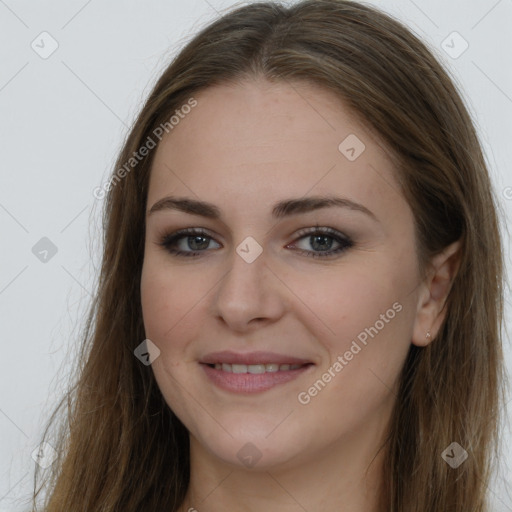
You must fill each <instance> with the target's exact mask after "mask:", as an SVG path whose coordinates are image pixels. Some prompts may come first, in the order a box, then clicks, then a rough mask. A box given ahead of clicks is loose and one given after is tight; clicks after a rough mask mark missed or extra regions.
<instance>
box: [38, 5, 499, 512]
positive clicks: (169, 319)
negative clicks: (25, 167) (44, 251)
mask: <svg viewBox="0 0 512 512" xmlns="http://www.w3.org/2000/svg"><path fill="white" fill-rule="evenodd" d="M106 192H107V195H106V202H105V217H104V225H105V237H104V258H103V264H102V270H101V276H100V283H99V289H98V293H97V299H96V301H95V304H94V307H93V309H92V310H91V314H90V317H89V319H88V324H87V330H86V334H85V336H84V345H83V352H82V360H83V368H82V369H81V371H80V374H79V377H78V379H77V382H76V386H75V387H74V388H73V389H72V391H71V392H70V394H69V425H67V424H65V423H64V424H63V429H62V430H61V432H60V443H61V450H60V458H59V459H58V460H57V461H56V462H55V463H54V465H53V467H52V471H53V473H52V475H51V476H52V479H51V480H50V482H49V489H50V490H49V492H48V500H47V503H46V505H45V508H44V509H45V510H46V511H49V512H50V511H51V512H53V511H61V510H70V511H71V510H95V511H96V510H97V511H100V510H101V511H132V510H133V511H145V510H147V511H157V510H158V511H179V512H183V511H187V510H188V511H192V510H198V511H200V512H201V511H217V510H226V509H227V510H251V511H259V510H261V511H263V510H265V511H274V510H275V511H277V510H279V511H288V510H289V511H292V510H293V511H295V510H310V511H312V510H326V511H330V510H333V511H334V510H336V511H338V510H350V511H351V512H359V511H394V512H405V511H411V510H414V511H420V512H423V511H425V512H426V511H436V512H439V511H448V510H449V511H450V512H458V511H461V512H462V511H464V512H467V511H479V512H483V511H486V510H489V509H488V508H487V505H486V489H487V484H488V483H489V477H490V471H491V467H492V462H493V457H492V456H493V449H494V448H495V446H496V441H497V427H498V420H499V416H498V413H499V411H500V409H499V407H500V402H501V400H503V395H502V392H503V389H502V387H503V383H504V381H503V363H502V353H501V340H500V326H501V319H502V255H501V245H500V244H501V242H500V236H499V228H498V221H497V216H496V211H495V200H494V196H493V192H492V190H491V186H490V181H489V176H488V171H487V169H486V164H485V161H484V158H483V156H482V151H481V148H480V144H479V141H478V139H477V136H476V134H475V130H474V127H473V124H472V121H471V118H470V116H469V115H468V112H467V110H466V108H465V106H464V104H463V102H462V100H461V98H460V96H459V94H458V92H457V90H456V88H455V87H454V85H453V83H452V81H451V80H450V78H449V76H448V74H447V73H446V71H444V70H443V68H442V67H441V65H440V64H439V63H438V62H437V61H436V59H435V58H434V57H433V56H432V54H431V53H430V52H429V51H428V50H427V48H426V47H425V45H424V44H423V43H422V42H420V41H419V40H418V39H417V38H416V37H415V36H414V35H412V34H411V32H410V31H409V30H407V29H406V28H405V27H404V26H402V25H401V24H400V23H398V22H397V21H395V20H394V19H392V18H391V17H389V16H388V15H385V14H383V13H381V12H379V11H378V10H376V9H373V8H371V7H368V6H365V5H362V4H358V3H355V2H347V1H343V0H321V1H309V0H306V1H303V2H300V3H297V4H295V5H293V6H290V7H283V6H280V5H277V4H273V3H261V4H253V5H249V6H246V7H241V8H238V9H236V10H234V11H232V12H230V13H228V14H226V15H224V16H222V18H220V19H219V20H217V21H215V22H214V23H212V24H211V25H210V26H208V27H207V28H205V29H204V30H203V31H201V32H200V33H199V34H198V35H197V36H196V37H195V38H194V39H193V40H192V41H191V42H190V43H189V44H188V45H187V46H186V47H185V48H184V49H183V50H182V51H181V53H180V54H179V55H178V56H177V57H176V59H175V60H174V61H173V62H172V63H171V65H170V66H169V67H168V68H167V69H166V71H165V72H164V73H163V75H162V76H161V78H160V79H159V81H158V83H157V84H156V85H155V87H154V89H153V91H152V92H151V94H150V95H149V98H148V99H147V101H146V103H145V105H144V107H143V109H142V111H141V113H140V115H139V117H138V119H137V120H136V122H135V124H134V127H133V129H132V130H131V132H130V134H129V136H128V138H127V140H126V142H125V145H124V148H123V150H122V151H121V154H120V155H119V158H118V161H117V165H116V171H115V172H114V174H113V176H112V180H111V182H110V183H109V186H108V187H107V190H106Z"/></svg>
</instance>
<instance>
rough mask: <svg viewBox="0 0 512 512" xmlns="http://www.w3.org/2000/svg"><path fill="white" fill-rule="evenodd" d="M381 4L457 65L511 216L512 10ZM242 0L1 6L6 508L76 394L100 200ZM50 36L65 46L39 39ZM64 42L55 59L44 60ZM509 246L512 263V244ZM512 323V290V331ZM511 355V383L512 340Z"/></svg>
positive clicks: (511, 501)
mask: <svg viewBox="0 0 512 512" xmlns="http://www.w3.org/2000/svg"><path fill="white" fill-rule="evenodd" d="M239 3H240V4H242V3H244V2H239ZM245 3H247V2H245ZM368 3H371V4H374V5H377V6H379V7H381V8H382V9H384V10H386V11H388V12H390V13H392V14H394V15H395V16H397V17H398V18H399V19H401V20H403V21H404V22H405V23H406V24H407V25H408V26H409V27H410V28H411V29H412V30H413V31H415V32H416V33H417V34H418V35H419V36H420V37H422V38H423V39H424V40H426V41H427V42H428V43H429V44H430V45H431V46H432V48H433V49H434V51H435V52H436V54H437V55H438V56H439V58H440V59H442V60H443V61H444V62H446V63H447V65H448V66H449V67H450V69H451V71H452V74H453V75H454V76H455V77H456V80H457V82H458V83H459V85H460V87H461V88H462V89H463V92H464V96H465V98H466V101H467V103H468V106H469V108H470V110H471V112H472V114H473V116H474V117H475V119H476V121H477V126H478V129H479V132H480V136H481V140H482V143H483V146H484V149H485V151H486V154H487V158H488V162H489V164H490V166H491V171H492V175H493V180H494V183H495V187H496V190H497V192H498V195H499V197H500V200H501V201H502V205H503V207H504V212H505V215H506V218H510V216H511V213H512V172H511V163H512V149H511V148H512V144H511V136H512V122H511V114H512V67H511V62H512V59H511V54H512V34H511V29H510V27H511V26H512V0H500V1H497V0H479V1H475V0H473V1H471V2H468V1H463V0H459V1H454V0H450V1H446V0H434V1H428V2H427V1H421V0H415V1H412V0H402V1H398V0H395V1H391V0H390V1H385V2H384V1H377V0H374V1H372V2H368ZM234 4H235V2H233V1H229V0H226V1H221V0H208V1H207V0H194V1H190V0H168V1H163V0H153V1H151V2H145V3H143V2H141V1H139V2H137V1H133V0H129V1H121V0H112V1H110V2H100V1H99V0H89V1H86V0H71V1H70V0H67V1H64V0H54V1H51V2H50V1H46V2H45V1H41V2H29V1H26V0H0V43H1V44H0V63H1V65H0V140H1V148H2V153H1V167H0V173H1V187H0V227H1V237H2V250H1V252H0V258H1V260H0V311H1V325H2V332H3V334H2V345H1V358H0V364H1V370H0V382H1V389H2V394H1V397H0V433H1V436H0V512H4V511H9V512H17V511H26V510H27V509H28V507H27V505H26V499H27V496H28V495H29V494H30V491H31V486H32V478H33V472H34V467H35V462H34V460H33V459H32V458H31V453H32V452H33V450H35V449H37V447H38V444H39V441H40V436H41V433H42V425H43V424H44V423H45V422H46V420H47V418H48V414H49V413H50V411H51V410H52V409H53V406H54V405H55V404H56V400H57V398H59V397H60V396H61V394H62V393H63V392H64V389H65V385H66V382H67V370H68V369H69V365H70V363H71V360H72V359H73V350H75V349H74V347H76V344H77V334H78V330H79V325H80V323H81V322H82V321H83V319H84V317H85V314H86V311H87V306H88V301H89V300H90V297H91V295H90V294H91V292H92V290H93V286H94V279H95V274H96V271H97V269H98V266H99V262H100V254H101V246H100V245H101V242H100V240H101V231H100V226H101V224H100V213H101V207H102V200H98V199H95V197H94V196H93V193H92V192H93V189H94V188H95V187H97V186H100V185H101V184H102V183H104V182H105V181H106V180H107V179H108V174H109V173H110V171H111V169H112V166H113V164H114V159H115V157H116V154H117V152H118V150H119V149H120V146H121V142H122V140H123V137H124V135H125V134H126V133H127V130H128V128H129V126H130V125H131V123H132V122H133V120H134V116H135V114H136V113H137V111H138V109H139V108H140V106H141V101H142V100H143V98H144V97H145V96H146V95H147V94H148V92H149V90H150V88H151V86H152V85H153V83H154V81H155V80H156V78H157V77H158V75H159V73H160V72H161V71H162V70H163V69H164V67H165V66H166V65H167V64H168V62H169V61H170V59H171V58H172V56H173V55H174V54H175V53H176V52H177V50H178V49H179V48H181V46H182V45H183V44H184V43H185V42H186V41H187V40H188V39H189V38H190V37H191V36H192V35H193V34H194V33H196V32H197V30H198V29H199V28H201V27H202V26H203V25H204V24H206V23H208V22H209V21H210V20H212V19H213V18H214V17H216V16H217V15H218V13H220V12H222V11H223V10H224V9H227V8H229V7H230V6H232V5H234ZM45 31H46V32H48V33H49V34H50V36H51V37H50V36H47V35H42V36H41V35H40V34H41V33H42V32H45ZM454 31H456V32H458V33H459V34H460V36H461V37H462V38H463V39H464V40H465V41H467V43H468V44H469V47H468V49H467V50H466V51H465V52H464V53H462V54H461V55H460V56H458V57H457V58H453V56H455V53H458V52H459V51H460V50H461V49H463V46H462V45H463V44H464V42H463V40H462V39H460V38H459V36H457V35H455V36H453V35H451V34H452V33H453V32H454ZM448 36H450V37H449V38H448V39H446V38H447V37H448ZM53 40H55V41H56V43H54V42H53ZM443 41H446V42H445V43H444V47H443ZM32 44H33V45H34V47H35V48H36V49H37V51H38V52H39V53H37V52H36V51H35V49H33V48H32V47H31V45H32ZM52 44H58V48H57V50H56V51H55V52H54V53H53V54H52V55H50V56H49V57H47V58H42V57H41V56H40V55H41V54H42V55H43V56H44V57H46V55H45V54H44V52H49V51H50V50H51V45H52ZM446 45H449V46H452V47H453V48H452V49H451V50H448V48H447V46H446ZM445 49H446V50H448V51H450V52H451V53H452V56H450V55H448V53H446V51H445ZM506 218H504V219H503V220H504V223H505V221H506ZM42 237H47V238H49V239H50V240H51V241H52V242H53V244H55V246H56V248H57V253H56V254H55V255H54V256H53V257H50V255H51V253H50V254H49V255H48V257H47V258H48V261H47V262H46V263H44V262H42V261H40V260H39V259H38V258H37V257H36V256H35V255H34V254H33V252H32V247H33V246H34V245H35V244H36V243H37V242H38V241H39V240H40V239H41V238H42ZM504 242H505V246H506V248H507V255H506V257H507V263H508V262H509V261H510V253H509V248H510V239H509V238H508V235H507V234H506V233H505V239H504ZM41 257H42V256H41ZM510 320H511V309H510V293H509V291H508V290H507V324H508V325H509V326H510V325H511V321H510ZM505 350H506V357H507V366H508V368H509V371H510V369H511V368H512V351H511V347H510V337H509V335H507V337H506V339H505ZM456 365H457V362H456V361H454V371H456ZM509 398H510V397H509ZM509 422H510V420H509ZM508 425H510V423H509V424H508ZM509 428H510V427H509V426H508V429H509ZM511 441H512V437H511V436H510V431H508V433H507V434H506V436H505V438H504V442H503V450H502V459H501V464H502V469H501V472H500V474H498V475H497V477H496V479H495V481H494V482H493V484H492V485H491V487H490V489H491V496H493V497H494V500H495V510H496V511H497V512H501V511H512V497H511V495H512V491H511V490H510V487H509V491H508V492H507V491H506V490H505V487H504V481H505V480H508V482H512V472H510V469H509V468H510V467H512V449H511V444H512V443H511Z"/></svg>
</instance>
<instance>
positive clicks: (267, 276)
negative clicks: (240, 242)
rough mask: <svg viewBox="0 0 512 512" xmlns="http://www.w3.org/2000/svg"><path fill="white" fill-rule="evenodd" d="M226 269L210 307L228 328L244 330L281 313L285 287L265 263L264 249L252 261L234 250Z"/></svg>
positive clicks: (283, 311) (284, 304)
mask: <svg viewBox="0 0 512 512" xmlns="http://www.w3.org/2000/svg"><path fill="white" fill-rule="evenodd" d="M225 272H226V273H225V275H224V277H223V278H222V279H221V280H220V283H219V286H218V288H217V291H216V293H215V295H214V297H213V302H212V307H213V313H214V315H215V316H216V317H217V318H219V319H220V321H222V322H223V323H225V324H226V325H227V326H228V327H229V328H230V329H231V330H233V331H237V332H244V331H247V330H250V329H253V328H254V327H257V326H261V325H264V324H265V323H272V322H275V321H276V320H278V319H279V318H281V317H282V316H283V314H284V313H285V311H286V308H287V297H286V292H285V290H284V288H285V287H284V286H283V284H282V282H281V281H280V280H279V279H278V278H277V277H276V275H275V271H273V270H272V269H271V268H270V267H269V266H268V258H267V257H266V254H265V250H264V251H263V252H262V253H261V254H260V255H259V256H258V257H257V258H256V260H254V261H253V262H252V263H248V262H247V261H245V260H244V259H243V258H242V257H241V256H240V255H239V254H238V253H237V252H235V251H234V250H233V254H232V255H231V258H230V259H229V267H228V268H227V269H226V271H225Z"/></svg>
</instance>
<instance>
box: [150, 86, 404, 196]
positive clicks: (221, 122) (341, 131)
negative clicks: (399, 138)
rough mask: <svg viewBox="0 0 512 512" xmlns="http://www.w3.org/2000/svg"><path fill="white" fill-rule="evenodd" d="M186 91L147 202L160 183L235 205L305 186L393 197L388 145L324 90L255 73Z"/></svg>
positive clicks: (294, 191) (160, 151)
mask: <svg viewBox="0 0 512 512" xmlns="http://www.w3.org/2000/svg"><path fill="white" fill-rule="evenodd" d="M194 98H195V99H196V100H197V106H196V107H195V108H194V109H192V110H191V111H190V113H189V114H187V115H186V116H184V118H183V119H181V120H180V122H179V124H178V125H176V126H175V127H174V128H173V129H172V131H170V132H169V133H168V134H167V135H166V136H164V138H163V139H162V142H161V143H160V145H159V146H158V149H157V153H156V155H155V160H154V162H153V168H152V173H151V180H150V189H149V197H148V203H150V201H152V200H156V199H158V198H159V194H160V195H161V193H162V192H163V191H165V192H169V193H172V192H179V193H180V194H183V193H188V195H191V194H193V195H196V196H199V197H201V198H203V199H208V200H211V199H213V200H214V199H215V198H216V197H217V199H220V200H227V201H229V202H231V203H234V202H236V201H237V200H238V201H239V203H240V204H241V205H243V204H244V201H245V202H246V204H247V201H254V200H255V199H258V200H259V202H260V204H264V203H265V202H266V200H267V199H268V202H270V201H271V200H272V201H273V200H278V199H279V198H282V197H283V196H286V197H288V196H303V195H305V194H308V193H309V192H311V193H313V192H314V193H315V194H322V193H331V192H333V191H339V192H340V193H345V194H349V195H352V196H353V197H355V198H357V196H359V199H361V200H362V199H363V198H365V199H366V201H375V200H379V197H380V198H382V197H381V196H383V195H384V196H386V194H387V195H389V196H396V195H400V194H399V193H398V185H397V184H396V182H395V180H394V178H393V174H394V171H393V164H392V162H391V160H390V158H389V156H388V155H389V152H388V151H387V150H386V149H385V147H384V145H383V144H382V143H381V142H380V141H379V140H376V138H375V136H374V135H371V134H370V131H369V130H368V127H367V126H365V124H364V123H363V122H361V121H360V120H358V118H357V117H356V116H355V115H354V114H353V113H351V112H350V111H349V110H348V109H347V108H346V107H345V106H344V104H343V103H342V101H341V100H340V99H339V98H338V97H337V96H335V95H334V93H333V92H331V91H328V90H325V89H323V88H320V87H318V86H315V85H312V84H308V83H305V82H294V83H291V82H272V83H271V82H268V81H266V80H263V79H261V80H251V81H249V80H246V81H243V82H240V83H236V84H221V85H216V86H213V87H209V88H207V89H204V90H202V91H200V92H199V93H197V94H195V95H194ZM385 188H387V189H389V190H385ZM393 200H395V201H396V197H394V198H393Z"/></svg>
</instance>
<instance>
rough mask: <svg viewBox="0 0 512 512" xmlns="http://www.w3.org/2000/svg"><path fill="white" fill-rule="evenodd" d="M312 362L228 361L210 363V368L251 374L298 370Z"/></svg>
mask: <svg viewBox="0 0 512 512" xmlns="http://www.w3.org/2000/svg"><path fill="white" fill-rule="evenodd" d="M311 364H312V363H306V364H278V363H268V364H228V363H215V364H208V365H207V366H209V367H210V368H214V369H215V370H220V371H223V372H227V373H251V374H261V373H276V372H287V371H290V370H298V369H299V368H303V367H306V366H310V365H311Z"/></svg>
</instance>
